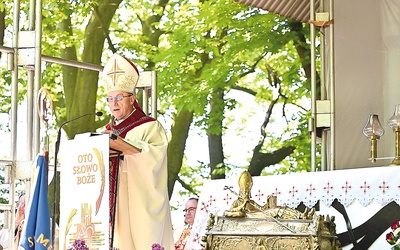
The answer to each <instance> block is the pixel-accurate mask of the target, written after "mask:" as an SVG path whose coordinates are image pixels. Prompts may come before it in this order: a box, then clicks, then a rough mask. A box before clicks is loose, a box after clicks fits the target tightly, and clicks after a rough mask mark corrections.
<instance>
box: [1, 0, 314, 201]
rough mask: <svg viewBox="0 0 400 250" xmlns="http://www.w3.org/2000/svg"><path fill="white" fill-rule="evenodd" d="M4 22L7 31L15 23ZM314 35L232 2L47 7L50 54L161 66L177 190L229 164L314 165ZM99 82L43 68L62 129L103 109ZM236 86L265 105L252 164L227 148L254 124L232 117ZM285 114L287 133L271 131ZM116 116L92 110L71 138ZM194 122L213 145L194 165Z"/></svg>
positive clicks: (218, 174)
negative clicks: (115, 57) (189, 151)
mask: <svg viewBox="0 0 400 250" xmlns="http://www.w3.org/2000/svg"><path fill="white" fill-rule="evenodd" d="M10 3H11V0H6V4H10ZM24 10H25V11H26V13H28V12H27V9H26V8H25V9H24ZM0 11H1V5H0ZM0 17H1V12H0ZM3 19H4V20H8V19H7V15H4V18H3ZM6 23H7V22H6ZM0 25H1V22H0ZM3 25H4V26H3V28H4V29H7V27H9V25H11V24H9V25H7V24H3ZM0 28H1V26H0ZM4 29H3V30H4ZM308 33H309V31H308V28H307V26H306V25H305V24H302V23H298V22H295V21H293V20H289V19H286V18H283V17H279V16H277V15H274V14H271V13H266V12H265V11H262V10H260V9H256V8H250V7H248V6H245V5H242V4H239V3H236V2H234V1H231V0H209V1H199V2H193V1H184V0H181V1H167V0H160V1H156V2H154V1H153V2H149V1H143V0H139V1H121V0H98V1H95V0H88V1H84V2H81V1H64V2H62V3H61V2H60V1H55V0H49V1H46V2H45V3H44V6H43V54H45V55H50V56H55V57H61V58H64V59H69V60H76V61H81V62H85V63H91V64H94V65H101V64H102V63H103V62H104V61H105V60H106V59H107V57H108V56H110V55H111V54H112V53H114V52H119V53H121V54H123V55H124V56H126V57H127V58H129V59H131V60H132V61H133V62H135V64H137V65H139V66H140V67H141V68H142V69H143V70H156V71H157V72H158V91H159V93H158V96H159V110H160V112H161V111H165V112H162V113H160V114H159V115H160V116H162V118H165V119H168V120H169V121H170V123H171V124H172V125H171V128H168V130H169V131H168V132H169V137H170V144H169V150H168V176H169V177H168V178H169V179H168V186H169V193H170V196H171V195H172V193H173V191H174V186H175V183H176V182H179V183H180V184H181V185H182V186H183V187H184V188H185V189H186V190H188V192H191V193H198V190H197V188H196V187H198V186H200V185H201V184H202V180H203V179H218V178H225V177H226V175H227V174H228V173H229V171H230V170H231V169H238V168H239V169H248V170H249V171H250V173H251V174H252V175H261V174H273V173H282V174H284V173H287V172H292V171H300V170H309V154H310V153H309V139H308V135H307V117H308V110H309V108H307V105H308V104H307V100H308V98H309V97H310V87H309V85H310V84H309V80H308V79H309V75H310V56H309V54H310V53H309V46H308V44H307V36H308ZM0 34H1V33H0ZM2 74H3V76H5V77H6V78H5V79H7V76H6V73H2ZM98 78H99V74H98V72H96V71H91V70H85V69H78V68H75V67H70V66H61V65H56V64H47V65H46V67H45V70H44V72H43V82H42V84H43V85H44V86H47V87H49V88H50V89H51V90H52V91H51V92H52V96H53V100H54V104H55V107H56V111H55V112H56V122H57V126H59V125H60V124H62V123H63V122H64V121H66V120H69V119H72V118H75V117H77V116H79V115H82V114H87V113H95V110H101V109H105V102H103V101H102V99H101V98H102V97H104V93H102V88H101V86H99V85H98ZM8 79H9V77H8ZM23 84H25V85H26V83H23ZM0 91H2V92H3V93H4V92H5V91H7V90H6V89H4V88H3V87H0ZM234 91H236V92H241V93H243V94H246V95H252V96H254V99H255V100H256V101H257V103H258V105H259V107H260V108H262V109H263V110H265V116H264V119H263V120H260V121H259V128H260V129H259V131H251V132H250V133H257V134H259V138H260V139H259V141H258V142H257V144H256V145H254V148H253V150H252V152H251V156H250V157H249V158H248V159H247V162H248V164H246V165H237V164H231V163H229V157H227V152H225V150H224V147H225V146H226V145H227V144H228V143H230V141H231V138H227V137H226V136H225V133H226V131H227V128H229V127H230V125H231V124H233V123H237V121H238V120H242V121H243V122H244V121H246V120H247V117H237V116H236V114H235V111H236V110H237V109H238V108H240V107H241V106H243V105H245V104H243V103H239V102H238V101H237V100H236V99H235V98H232V97H230V93H232V92H234ZM8 101H9V100H8ZM6 105H7V100H6V101H5V103H4V105H3V107H7V106H6ZM281 117H283V118H284V122H283V123H280V125H279V127H280V128H281V131H274V130H275V129H276V128H275V127H276V126H273V125H274V123H276V122H277V121H278V120H280V119H281ZM109 119H110V116H107V117H105V118H103V119H101V120H99V121H98V122H95V119H94V117H90V116H88V117H86V118H85V119H80V120H77V121H76V122H74V123H71V124H68V125H67V126H65V127H64V129H65V132H66V134H67V136H68V137H69V138H72V137H73V136H74V135H75V134H77V133H83V132H87V131H94V130H96V129H97V128H100V127H103V126H104V125H105V124H106V123H107V122H109ZM193 127H196V128H199V129H200V130H202V131H203V133H204V134H205V135H206V137H207V139H208V148H207V149H198V150H208V152H209V154H208V155H209V162H208V159H204V161H203V162H200V163H199V164H198V165H197V166H190V165H187V163H186V162H187V161H186V160H187V159H186V156H185V150H186V143H187V139H188V137H189V136H190V134H191V133H193V130H192V129H191V128H193ZM243 131H246V130H245V128H240V129H239V130H238V131H237V134H238V136H241V135H242V133H243ZM238 147H240V145H238ZM278 164H279V165H278ZM277 165H278V167H276V166H277ZM273 167H274V168H273ZM270 168H271V169H272V168H273V169H274V171H272V170H269V169H270Z"/></svg>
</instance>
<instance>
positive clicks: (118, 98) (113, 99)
mask: <svg viewBox="0 0 400 250" xmlns="http://www.w3.org/2000/svg"><path fill="white" fill-rule="evenodd" d="M130 96H132V94H129V95H125V96H123V95H117V96H116V97H107V98H106V100H107V102H113V101H117V102H119V101H121V100H122V99H124V98H125V97H130Z"/></svg>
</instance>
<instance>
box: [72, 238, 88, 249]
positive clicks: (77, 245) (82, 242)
mask: <svg viewBox="0 0 400 250" xmlns="http://www.w3.org/2000/svg"><path fill="white" fill-rule="evenodd" d="M67 250H89V247H88V246H86V244H85V240H75V241H74V244H73V245H72V246H69V247H68V248H67Z"/></svg>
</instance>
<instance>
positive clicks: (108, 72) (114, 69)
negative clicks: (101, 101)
mask: <svg viewBox="0 0 400 250" xmlns="http://www.w3.org/2000/svg"><path fill="white" fill-rule="evenodd" d="M138 80H139V71H138V69H137V68H136V66H135V65H134V64H133V63H132V62H131V61H129V60H128V59H126V58H124V57H122V56H120V55H118V54H114V55H113V56H112V57H111V58H110V59H109V60H108V62H107V63H106V65H105V66H104V69H103V75H102V82H103V86H104V89H105V91H106V93H109V92H111V91H120V92H127V93H133V94H134V93H135V88H136V84H137V83H138Z"/></svg>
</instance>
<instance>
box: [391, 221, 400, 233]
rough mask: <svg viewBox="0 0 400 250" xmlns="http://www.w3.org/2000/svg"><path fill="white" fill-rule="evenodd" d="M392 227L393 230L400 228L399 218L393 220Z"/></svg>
mask: <svg viewBox="0 0 400 250" xmlns="http://www.w3.org/2000/svg"><path fill="white" fill-rule="evenodd" d="M391 228H392V230H393V231H395V230H396V229H397V228H400V221H398V220H397V221H395V222H393V223H392V226H391Z"/></svg>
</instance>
